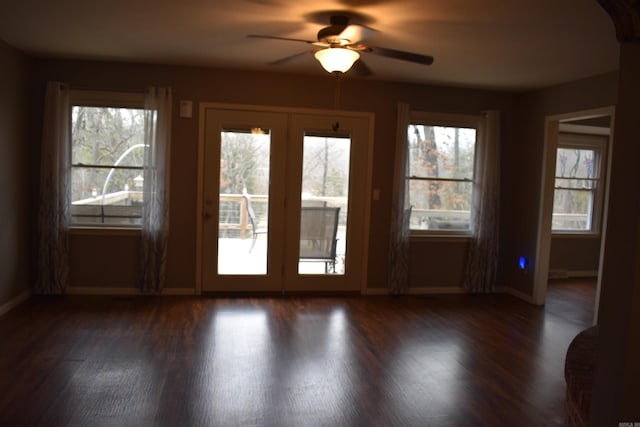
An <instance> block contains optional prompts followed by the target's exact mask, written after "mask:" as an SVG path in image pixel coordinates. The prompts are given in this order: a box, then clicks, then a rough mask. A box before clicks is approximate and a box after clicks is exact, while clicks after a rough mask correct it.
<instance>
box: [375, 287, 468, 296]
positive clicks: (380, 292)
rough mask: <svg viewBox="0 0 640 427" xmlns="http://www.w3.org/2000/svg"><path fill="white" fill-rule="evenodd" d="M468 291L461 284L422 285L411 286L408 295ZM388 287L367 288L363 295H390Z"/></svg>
mask: <svg viewBox="0 0 640 427" xmlns="http://www.w3.org/2000/svg"><path fill="white" fill-rule="evenodd" d="M465 292H466V291H465V290H464V288H462V287H461V286H439V287H433V288H430V287H420V288H409V290H408V291H407V293H406V295H447V294H463V293H465ZM389 294H390V292H389V289H387V288H367V289H365V290H364V291H363V292H362V295H389Z"/></svg>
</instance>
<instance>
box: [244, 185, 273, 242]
mask: <svg viewBox="0 0 640 427" xmlns="http://www.w3.org/2000/svg"><path fill="white" fill-rule="evenodd" d="M242 197H244V201H245V205H246V206H247V216H248V217H249V222H251V231H252V233H253V234H252V236H251V247H250V248H249V253H251V251H252V250H253V247H254V246H255V245H256V239H257V238H258V235H259V234H267V231H268V230H267V229H266V228H258V223H259V221H260V219H259V218H258V216H257V215H256V213H255V211H254V210H253V206H252V205H251V196H249V193H247V189H246V188H243V189H242Z"/></svg>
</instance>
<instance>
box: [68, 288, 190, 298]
mask: <svg viewBox="0 0 640 427" xmlns="http://www.w3.org/2000/svg"><path fill="white" fill-rule="evenodd" d="M67 295H125V296H129V295H146V294H143V293H142V292H140V290H138V289H136V288H107V287H91V286H70V287H68V288H67ZM161 295H196V291H195V289H193V288H164V289H163V290H162V293H161Z"/></svg>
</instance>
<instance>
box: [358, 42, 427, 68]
mask: <svg viewBox="0 0 640 427" xmlns="http://www.w3.org/2000/svg"><path fill="white" fill-rule="evenodd" d="M363 51H364V52H368V53H371V54H373V55H378V56H384V57H387V58H393V59H400V60H402V61H409V62H415V63H417V64H423V65H431V64H433V56H429V55H422V54H419V53H412V52H404V51H401V50H395V49H387V48H384V47H374V46H367V47H366V48H365V49H363Z"/></svg>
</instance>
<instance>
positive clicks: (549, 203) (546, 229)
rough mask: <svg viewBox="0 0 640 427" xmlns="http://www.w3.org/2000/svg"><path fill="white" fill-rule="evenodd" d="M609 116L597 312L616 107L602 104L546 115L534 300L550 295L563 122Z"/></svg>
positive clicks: (543, 300)
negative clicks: (555, 206)
mask: <svg viewBox="0 0 640 427" xmlns="http://www.w3.org/2000/svg"><path fill="white" fill-rule="evenodd" d="M603 116H608V117H610V118H611V131H610V134H609V135H610V136H609V144H608V147H607V152H608V154H607V165H606V178H605V179H606V182H605V188H604V206H603V210H602V217H601V218H602V226H601V232H600V233H601V234H600V261H599V266H598V284H597V291H596V310H595V313H596V316H597V313H598V304H599V298H600V282H601V275H602V259H603V255H604V242H605V233H606V223H607V212H608V201H609V176H610V174H611V171H610V169H611V168H610V163H611V149H612V146H613V120H614V117H615V107H603V108H596V109H593V110H585V111H577V112H572V113H565V114H558V115H552V116H547V117H546V119H545V140H544V151H543V160H542V182H541V187H540V211H539V213H538V235H537V241H536V252H535V254H536V255H535V259H536V265H535V267H534V273H533V302H534V303H535V304H538V305H543V304H544V302H545V298H546V295H547V282H548V280H549V255H550V252H551V221H552V216H553V193H554V191H553V188H554V173H555V170H556V149H557V147H558V135H559V128H560V123H561V122H566V121H574V120H581V119H589V118H595V117H603Z"/></svg>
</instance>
